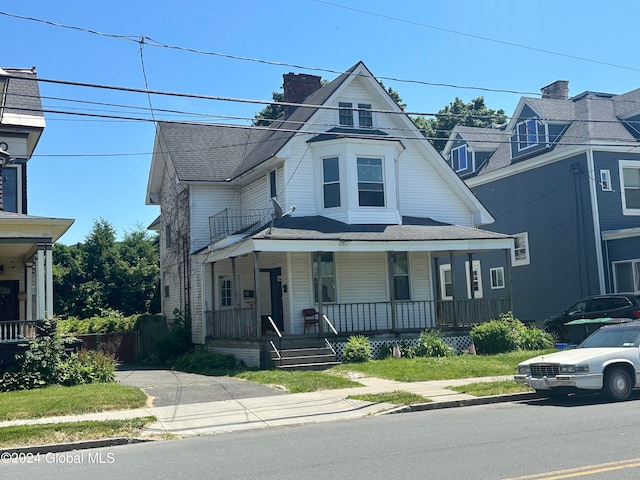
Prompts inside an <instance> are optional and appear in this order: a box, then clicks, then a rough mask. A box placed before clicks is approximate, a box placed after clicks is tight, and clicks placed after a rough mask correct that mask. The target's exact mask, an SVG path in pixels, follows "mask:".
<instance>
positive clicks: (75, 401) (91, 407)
mask: <svg viewBox="0 0 640 480" xmlns="http://www.w3.org/2000/svg"><path fill="white" fill-rule="evenodd" d="M146 401H147V395H146V394H145V393H144V392H143V391H142V390H140V389H139V388H135V387H128V386H125V385H120V384H119V383H92V384H89V385H77V386H75V387H60V386H52V387H46V388H40V389H36V390H18V391H15V392H3V393H0V421H4V420H19V419H24V418H40V417H53V416H60V415H76V414H82V413H93V412H101V411H104V410H127V409H132V408H140V407H143V406H144V405H145V403H146Z"/></svg>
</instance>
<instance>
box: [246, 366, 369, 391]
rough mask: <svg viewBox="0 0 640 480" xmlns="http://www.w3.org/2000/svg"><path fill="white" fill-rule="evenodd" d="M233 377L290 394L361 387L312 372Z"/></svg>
mask: <svg viewBox="0 0 640 480" xmlns="http://www.w3.org/2000/svg"><path fill="white" fill-rule="evenodd" d="M235 377H236V378H244V379H245V380H250V381H252V382H258V383H262V384H265V385H278V386H281V387H284V389H285V390H286V391H287V392H290V393H302V392H316V391H318V390H330V389H335V388H350V387H361V386H362V384H361V383H358V382H354V381H353V380H349V379H347V378H344V377H343V376H341V375H333V374H330V373H325V372H314V371H285V370H250V371H246V372H242V373H239V374H237V375H235Z"/></svg>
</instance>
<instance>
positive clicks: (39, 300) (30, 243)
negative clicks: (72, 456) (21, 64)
mask: <svg viewBox="0 0 640 480" xmlns="http://www.w3.org/2000/svg"><path fill="white" fill-rule="evenodd" d="M44 127H45V119H44V114H43V111H42V104H41V101H40V91H39V88H38V82H37V78H36V72H35V69H14V68H4V69H0V160H1V163H0V173H1V176H2V182H1V183H0V187H1V188H0V346H1V347H2V348H0V368H1V366H2V365H1V364H2V360H3V359H7V358H12V350H15V348H16V345H17V344H18V343H23V342H24V340H26V339H30V338H33V337H34V336H35V335H36V331H37V330H38V328H37V327H38V324H39V322H42V321H43V320H46V319H48V318H50V317H51V316H52V315H53V270H52V266H53V261H52V246H53V244H54V243H55V242H56V241H57V240H58V239H59V238H60V237H61V236H62V235H63V234H64V233H65V232H66V231H67V230H68V229H69V227H71V225H72V224H73V220H70V219H65V218H50V217H39V216H33V215H29V214H28V204H27V186H28V175H27V170H28V169H27V164H28V162H29V159H30V158H31V156H32V155H33V153H34V150H35V148H36V145H37V144H38V141H39V140H40V137H41V135H42V132H43V130H44Z"/></svg>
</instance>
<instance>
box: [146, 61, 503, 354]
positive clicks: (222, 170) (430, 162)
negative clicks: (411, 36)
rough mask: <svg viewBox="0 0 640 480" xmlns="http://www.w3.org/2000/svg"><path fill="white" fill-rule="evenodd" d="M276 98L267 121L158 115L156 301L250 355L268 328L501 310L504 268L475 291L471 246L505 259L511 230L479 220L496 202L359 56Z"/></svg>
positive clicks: (349, 325)
mask: <svg viewBox="0 0 640 480" xmlns="http://www.w3.org/2000/svg"><path fill="white" fill-rule="evenodd" d="M284 102H285V103H286V104H287V110H286V113H285V115H284V117H283V118H281V119H279V120H276V121H274V122H273V123H272V124H271V125H269V126H268V127H255V126H237V125H219V124H195V123H177V122H159V123H158V125H157V129H156V136H155V145H154V154H153V159H152V165H151V171H150V175H149V182H148V187H147V196H146V202H147V204H151V205H160V207H161V215H160V217H159V218H158V220H157V221H156V222H154V224H153V225H152V226H151V228H154V229H157V230H158V231H159V232H160V239H161V282H162V310H163V313H164V314H165V315H167V316H168V317H171V316H172V315H173V312H174V310H175V309H178V310H180V311H182V312H184V311H185V310H186V309H188V310H189V312H190V316H191V318H192V328H193V340H194V342H196V343H201V344H207V345H208V346H209V347H210V348H218V349H220V350H224V351H231V352H233V353H235V354H236V355H237V356H239V357H241V358H243V360H245V362H247V363H248V364H254V365H257V364H258V363H259V353H260V348H261V338H262V337H263V336H264V334H265V333H269V332H272V331H273V330H276V329H277V330H278V331H280V332H281V333H283V334H284V335H290V336H297V335H304V334H307V335H311V334H313V335H315V332H316V330H317V331H318V332H319V334H320V335H323V333H324V332H327V331H329V330H332V327H334V328H335V329H336V331H337V332H338V333H339V334H352V333H366V334H369V335H373V334H377V333H381V332H395V333H397V332H401V331H404V330H413V331H419V330H422V329H425V328H429V327H445V326H446V327H450V326H454V327H455V326H458V327H459V326H463V325H466V326H468V325H470V324H473V323H477V322H482V321H486V320H488V319H490V318H494V317H495V316H496V315H497V314H498V313H501V312H504V311H507V310H509V308H510V298H509V293H508V292H509V290H508V271H506V272H505V271H504V269H503V277H502V278H503V290H502V291H503V293H504V295H502V296H501V298H492V299H491V300H488V299H486V298H483V295H482V284H483V283H485V284H487V283H488V282H489V280H488V276H489V275H490V271H491V267H492V265H480V264H479V263H478V262H477V260H475V259H474V257H473V255H474V254H475V253H477V252H486V251H494V252H498V253H499V254H500V255H501V256H500V265H503V264H504V259H505V258H507V259H508V258H510V251H511V248H512V244H513V239H512V238H511V237H510V236H507V235H503V234H498V233H493V232H489V231H487V230H480V229H478V228H477V227H478V226H479V225H484V224H488V223H491V222H492V221H493V218H492V217H491V215H490V213H489V212H488V211H487V210H486V209H485V208H484V207H483V206H482V204H481V203H480V202H479V201H478V200H477V199H476V197H475V196H474V195H473V194H472V193H471V191H470V190H469V189H468V188H467V186H466V185H465V184H464V182H463V181H462V180H460V178H459V177H458V176H457V175H456V174H455V172H453V171H452V170H451V168H449V167H448V166H447V164H446V162H445V161H444V160H443V158H442V157H441V156H440V155H439V154H438V153H437V152H436V151H435V150H434V149H433V148H432V146H431V145H430V144H429V142H428V141H427V140H426V139H425V138H424V137H423V136H422V135H421V133H420V132H419V130H418V129H417V128H416V127H415V125H414V124H413V122H412V121H411V119H410V118H409V117H408V115H406V114H405V113H404V112H403V111H402V110H401V109H400V107H399V106H398V105H397V104H396V103H395V102H394V100H393V99H392V98H391V97H390V96H389V94H388V93H387V92H386V91H385V89H384V88H383V87H382V86H381V85H380V83H379V82H378V81H377V80H376V78H375V77H374V76H373V75H372V74H371V72H370V71H369V70H368V69H367V67H366V66H365V65H364V64H363V63H362V62H359V63H357V64H356V65H354V66H353V67H352V68H350V69H349V70H347V71H346V72H345V73H343V74H342V75H340V76H339V77H337V78H336V79H335V80H333V81H332V82H330V83H328V84H326V85H324V86H322V85H321V79H320V77H316V76H313V75H304V74H300V75H296V74H293V73H289V74H286V75H284ZM500 252H502V253H500ZM444 260H446V261H444ZM451 265H453V268H454V269H457V270H459V271H460V272H465V274H466V279H467V283H466V285H465V284H464V283H461V282H457V283H456V284H454V278H456V276H455V275H453V274H452V273H453V272H452V271H451V268H452V267H451ZM501 268H503V267H501ZM462 278H465V275H464V274H463V277H462ZM458 283H460V284H458ZM305 309H315V310H316V311H317V312H318V314H319V315H318V317H319V318H320V322H319V325H313V327H314V328H306V327H309V325H306V324H305V317H304V315H303V313H302V312H303V310H305ZM325 317H326V321H325ZM263 343H264V342H262V344H263Z"/></svg>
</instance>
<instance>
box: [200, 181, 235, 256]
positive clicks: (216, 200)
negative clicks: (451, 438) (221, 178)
mask: <svg viewBox="0 0 640 480" xmlns="http://www.w3.org/2000/svg"><path fill="white" fill-rule="evenodd" d="M238 197H239V195H237V194H235V190H234V189H232V188H230V187H227V186H221V185H216V186H215V187H212V186H210V185H192V186H191V188H190V204H191V251H192V252H193V251H195V250H199V249H201V248H203V247H206V246H207V245H209V243H211V236H210V230H209V217H211V216H212V215H215V214H216V213H218V212H221V211H222V210H224V209H225V208H228V209H231V210H236V209H238V208H239V203H240V202H239V198H238Z"/></svg>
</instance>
